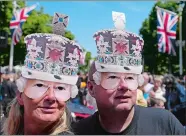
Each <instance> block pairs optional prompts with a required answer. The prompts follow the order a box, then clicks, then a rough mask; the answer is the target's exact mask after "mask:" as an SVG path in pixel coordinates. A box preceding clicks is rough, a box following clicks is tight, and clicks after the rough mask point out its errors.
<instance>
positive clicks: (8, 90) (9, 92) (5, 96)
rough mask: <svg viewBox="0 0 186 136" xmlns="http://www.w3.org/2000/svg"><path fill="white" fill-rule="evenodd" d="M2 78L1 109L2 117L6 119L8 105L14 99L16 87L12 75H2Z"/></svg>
mask: <svg viewBox="0 0 186 136" xmlns="http://www.w3.org/2000/svg"><path fill="white" fill-rule="evenodd" d="M3 78H4V79H3V82H2V88H1V95H2V107H3V114H4V116H5V117H8V112H9V108H8V104H9V103H10V102H11V101H12V100H13V99H14V98H15V97H16V91H17V86H16V84H15V81H14V74H12V73H9V74H4V75H3Z"/></svg>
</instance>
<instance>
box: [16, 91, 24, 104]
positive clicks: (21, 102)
mask: <svg viewBox="0 0 186 136" xmlns="http://www.w3.org/2000/svg"><path fill="white" fill-rule="evenodd" d="M16 98H17V101H18V103H19V104H20V105H22V106H23V105H24V103H23V98H22V93H21V92H17V94H16Z"/></svg>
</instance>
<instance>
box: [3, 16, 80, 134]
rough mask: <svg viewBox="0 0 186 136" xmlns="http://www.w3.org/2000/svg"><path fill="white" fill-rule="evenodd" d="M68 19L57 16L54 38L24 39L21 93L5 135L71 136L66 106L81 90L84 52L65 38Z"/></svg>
mask: <svg viewBox="0 0 186 136" xmlns="http://www.w3.org/2000/svg"><path fill="white" fill-rule="evenodd" d="M68 20H69V17H68V16H67V15H64V14H59V13H55V15H54V18H53V34H50V33H34V34H30V35H27V36H26V37H25V38H24V41H25V43H26V47H27V54H26V57H25V64H24V66H23V68H22V73H21V77H20V78H19V79H18V80H17V81H16V84H17V87H18V92H17V95H16V98H15V99H14V100H13V101H12V103H11V105H10V112H9V115H8V118H7V119H6V120H5V123H4V125H3V134H5V135H49V134H51V135H63V134H65V135H66V134H72V132H71V130H70V121H69V120H70V118H69V116H70V115H69V112H68V109H67V107H66V102H67V101H68V100H69V99H70V98H74V97H75V96H76V95H77V93H78V89H77V86H76V82H77V80H78V76H77V72H78V66H79V64H80V63H81V61H82V60H81V54H82V51H83V50H82V48H81V47H80V46H79V44H78V43H77V42H75V41H72V40H69V39H67V38H65V37H63V36H62V35H61V34H64V32H65V28H66V26H67V24H68Z"/></svg>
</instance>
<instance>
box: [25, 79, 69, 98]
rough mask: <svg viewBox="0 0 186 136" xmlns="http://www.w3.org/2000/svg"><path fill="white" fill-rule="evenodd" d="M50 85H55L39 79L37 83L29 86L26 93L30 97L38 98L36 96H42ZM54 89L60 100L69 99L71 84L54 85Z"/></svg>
mask: <svg viewBox="0 0 186 136" xmlns="http://www.w3.org/2000/svg"><path fill="white" fill-rule="evenodd" d="M50 87H53V86H48V85H46V84H44V83H43V82H41V81H37V82H36V83H34V84H32V85H31V86H30V87H28V88H27V89H26V90H25V91H24V93H25V94H26V96H28V97H29V98H31V99H36V98H40V97H41V96H43V95H44V94H45V93H46V92H47V91H48V89H49V88H50ZM53 91H54V94H55V97H56V99H57V100H58V101H67V100H68V99H69V98H70V85H67V84H59V85H57V86H55V87H53Z"/></svg>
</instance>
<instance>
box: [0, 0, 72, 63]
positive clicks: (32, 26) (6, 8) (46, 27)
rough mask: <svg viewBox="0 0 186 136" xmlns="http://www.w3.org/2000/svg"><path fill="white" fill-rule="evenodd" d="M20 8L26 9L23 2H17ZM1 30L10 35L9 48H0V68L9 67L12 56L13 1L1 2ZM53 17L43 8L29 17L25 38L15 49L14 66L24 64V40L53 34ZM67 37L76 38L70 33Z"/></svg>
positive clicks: (25, 24) (24, 33) (24, 31)
mask: <svg viewBox="0 0 186 136" xmlns="http://www.w3.org/2000/svg"><path fill="white" fill-rule="evenodd" d="M17 4H18V5H20V7H25V4H24V2H23V1H20V2H17ZM0 7H1V8H0V30H5V31H7V32H8V33H9V39H8V45H9V46H8V47H7V48H0V66H1V65H9V54H10V44H11V36H10V29H9V23H10V20H11V18H12V15H13V13H12V10H13V5H12V1H0ZM51 22H52V17H51V16H50V15H48V14H45V13H43V8H42V7H41V8H40V10H39V11H36V10H33V11H32V13H31V15H30V16H29V17H28V19H27V21H26V22H25V23H24V24H23V27H22V30H23V36H22V38H21V41H20V42H19V43H18V44H17V45H16V46H15V48H14V65H17V64H23V61H24V59H25V55H26V47H25V44H24V41H23V38H24V37H25V36H26V35H28V34H31V33H51V32H52V27H51ZM64 36H65V37H67V38H69V39H70V40H73V39H75V36H74V35H73V34H72V33H71V32H70V31H66V32H65V35H64Z"/></svg>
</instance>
